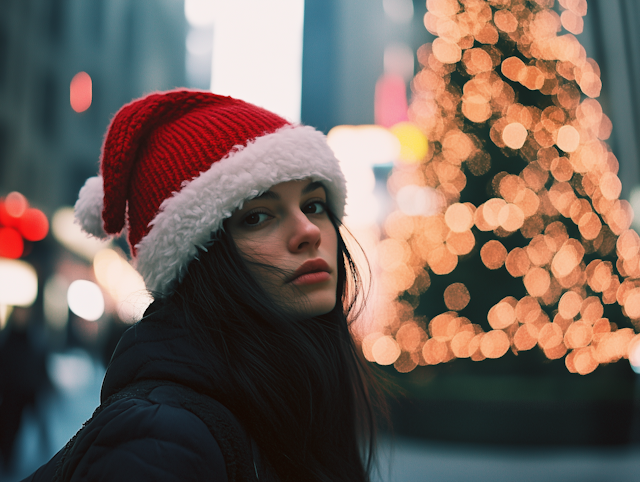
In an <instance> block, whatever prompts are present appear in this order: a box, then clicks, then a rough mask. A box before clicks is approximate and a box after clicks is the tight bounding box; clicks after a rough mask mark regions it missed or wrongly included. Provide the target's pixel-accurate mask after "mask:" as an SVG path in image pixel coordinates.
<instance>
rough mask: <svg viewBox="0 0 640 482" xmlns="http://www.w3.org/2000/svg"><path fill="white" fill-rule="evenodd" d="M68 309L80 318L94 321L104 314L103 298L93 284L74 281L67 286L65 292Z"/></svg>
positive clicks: (96, 286) (84, 281) (85, 281)
mask: <svg viewBox="0 0 640 482" xmlns="http://www.w3.org/2000/svg"><path fill="white" fill-rule="evenodd" d="M67 303H68V304H69V309H70V310H71V311H72V312H73V313H75V314H76V315H77V316H79V317H80V318H84V319H85V320H87V321H96V320H97V319H99V318H100V317H101V316H102V314H103V313H104V297H103V296H102V291H100V288H99V287H98V285H96V284H95V283H92V282H91V281H87V280H76V281H74V282H73V283H71V284H70V285H69V289H68V291H67Z"/></svg>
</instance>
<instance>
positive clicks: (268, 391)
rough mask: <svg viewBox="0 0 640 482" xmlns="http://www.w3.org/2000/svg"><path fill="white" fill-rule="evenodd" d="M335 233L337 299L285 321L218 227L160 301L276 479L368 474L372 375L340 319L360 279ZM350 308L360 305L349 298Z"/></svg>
mask: <svg viewBox="0 0 640 482" xmlns="http://www.w3.org/2000/svg"><path fill="white" fill-rule="evenodd" d="M329 216H330V218H331V221H332V223H333V225H334V227H335V229H336V232H337V233H338V257H339V260H338V271H339V272H338V285H337V299H338V302H337V303H336V306H335V307H334V309H333V310H332V311H331V312H329V313H327V314H325V315H322V316H318V317H314V318H311V319H306V320H297V319H293V317H292V316H291V314H289V313H287V312H286V311H285V310H284V309H283V308H282V307H281V306H279V305H278V304H277V303H276V302H275V301H274V300H273V299H272V298H271V297H270V296H269V295H268V294H267V293H266V292H265V290H264V289H262V288H261V287H260V285H259V284H258V282H257V281H256V280H255V279H254V277H253V276H252V275H251V273H250V271H249V269H248V267H247V264H246V262H245V261H243V259H242V257H241V255H240V253H239V251H238V250H237V248H236V246H235V244H234V242H233V239H232V238H231V236H230V235H228V234H227V233H226V232H225V231H224V229H222V230H219V231H218V232H217V233H215V234H214V239H213V243H212V244H211V246H210V247H208V248H207V250H201V251H200V252H199V255H198V258H197V259H195V260H194V261H193V262H192V263H191V264H190V265H189V267H188V271H187V273H186V276H185V277H184V279H183V280H182V282H181V283H180V284H179V286H177V288H176V289H175V291H174V292H173V293H172V295H171V296H170V298H169V301H171V302H173V303H174V304H175V305H176V306H177V307H178V308H179V309H180V310H181V311H182V312H183V313H184V316H185V324H186V327H187V329H188V331H189V332H190V333H191V335H192V336H193V338H194V340H196V342H198V343H200V345H201V346H202V347H205V350H206V353H208V354H209V355H210V360H211V364H212V369H211V378H212V385H213V386H214V387H216V396H217V398H218V400H219V401H220V402H221V403H223V404H224V405H225V406H227V408H229V409H230V410H231V411H232V412H234V414H235V415H236V416H237V417H238V419H239V420H240V421H241V423H242V424H243V425H244V426H245V428H246V429H247V431H248V432H249V434H250V436H251V437H253V438H254V440H255V441H256V443H257V444H258V446H259V447H260V451H261V453H262V454H263V456H264V457H265V458H266V460H267V461H268V463H269V465H270V466H271V467H272V468H273V470H274V471H275V473H276V474H277V475H278V477H279V478H280V479H281V480H282V481H287V480H296V481H302V480H304V481H327V482H328V481H332V482H335V481H349V482H354V481H368V480H369V473H370V471H371V469H372V464H373V460H374V455H375V454H374V450H375V438H376V429H375V427H376V416H375V415H374V403H375V404H378V402H379V400H381V398H380V399H379V400H378V397H373V398H375V399H376V401H375V402H372V392H373V393H379V391H378V390H377V389H376V388H375V387H376V385H375V382H374V378H373V376H372V374H371V372H370V369H369V367H368V366H367V365H366V364H365V363H364V362H363V361H362V358H361V357H360V356H359V355H358V353H357V350H356V346H355V344H354V341H353V339H352V337H351V333H350V328H349V325H350V323H351V322H352V321H353V319H354V318H355V316H354V315H355V314H356V313H354V311H357V309H356V302H357V300H358V299H359V296H360V295H362V294H363V293H362V279H361V276H360V274H359V271H358V269H357V267H356V265H355V263H354V261H353V258H352V256H351V254H350V253H349V251H348V249H347V247H346V245H345V242H344V239H343V238H342V235H341V233H340V223H339V221H338V220H337V219H336V218H335V216H333V215H332V214H331V213H329ZM358 306H360V305H358Z"/></svg>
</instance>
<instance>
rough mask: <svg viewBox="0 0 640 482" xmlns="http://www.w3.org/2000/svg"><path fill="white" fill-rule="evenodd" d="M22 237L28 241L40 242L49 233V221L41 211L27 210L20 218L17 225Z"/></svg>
mask: <svg viewBox="0 0 640 482" xmlns="http://www.w3.org/2000/svg"><path fill="white" fill-rule="evenodd" d="M18 228H19V229H20V232H21V233H22V236H24V238H25V239H27V240H29V241H40V240H42V239H44V238H45V236H46V235H47V233H48V232H49V221H48V220H47V217H46V216H45V215H44V213H43V212H42V211H40V210H39V209H35V208H29V209H27V210H26V211H25V213H24V214H23V215H22V216H21V217H20V224H19V225H18Z"/></svg>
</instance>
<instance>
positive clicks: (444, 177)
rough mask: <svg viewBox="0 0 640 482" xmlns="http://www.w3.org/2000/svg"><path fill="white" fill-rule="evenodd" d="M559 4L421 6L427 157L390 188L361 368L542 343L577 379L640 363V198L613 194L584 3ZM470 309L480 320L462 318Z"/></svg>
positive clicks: (616, 189)
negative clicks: (429, 38)
mask: <svg viewBox="0 0 640 482" xmlns="http://www.w3.org/2000/svg"><path fill="white" fill-rule="evenodd" d="M553 4H554V2H553V1H547V0H539V1H531V2H521V1H509V0H496V1H489V2H486V1H484V0H468V1H465V2H459V1H456V0H428V1H427V13H426V15H425V16H424V25H425V28H426V29H427V30H428V31H429V32H431V33H432V34H433V35H435V36H436V38H435V40H434V41H433V42H432V43H430V44H426V45H423V46H422V47H420V48H419V49H418V52H417V57H418V61H419V62H420V65H421V66H422V70H421V71H420V72H419V73H418V74H417V75H416V76H415V78H414V79H413V82H412V91H413V100H412V103H411V105H410V107H409V111H408V114H409V115H408V117H409V122H410V123H411V124H409V125H411V128H412V129H413V128H415V129H417V130H419V131H420V132H421V134H422V135H424V136H425V137H426V138H427V139H428V140H429V142H428V149H427V150H426V152H425V154H424V155H423V156H422V157H421V158H420V159H418V160H417V161H416V162H414V163H407V162H404V163H396V165H395V167H394V169H393V171H392V173H391V176H390V177H389V179H388V182H387V187H388V190H389V192H390V193H391V195H392V196H393V197H394V199H395V201H396V206H395V207H396V209H395V210H394V211H392V212H391V213H390V214H389V215H388V217H387V219H386V221H385V222H384V224H383V226H384V233H383V234H384V236H385V237H384V238H383V240H382V241H381V243H380V246H379V249H378V250H377V258H376V260H377V262H378V263H380V265H381V266H382V268H381V270H380V274H381V283H380V285H381V286H382V289H381V291H380V292H379V293H378V294H379V295H380V300H383V301H381V302H380V307H381V308H380V314H379V315H378V316H376V317H375V318H374V322H373V323H372V326H371V327H370V333H376V334H377V335H375V339H374V338H369V335H367V334H365V335H364V338H363V339H364V341H363V351H364V352H365V356H366V357H367V359H368V360H372V361H374V360H375V361H378V360H380V361H382V362H383V363H384V364H388V365H390V364H392V363H393V364H394V367H395V368H396V369H397V370H398V371H401V372H407V371H411V370H413V369H414V368H415V367H416V366H419V365H421V364H427V365H429V364H439V363H446V362H449V361H451V360H454V359H456V358H471V360H473V361H481V360H484V359H487V358H488V359H491V358H499V357H502V356H505V355H506V354H507V353H508V352H509V351H513V352H516V353H517V352H518V351H526V350H536V349H537V350H541V351H542V353H544V355H545V356H546V357H547V358H549V359H551V360H559V359H562V358H564V364H565V365H566V368H567V370H569V371H570V372H572V373H576V374H581V375H586V374H589V373H592V372H593V371H594V370H596V369H597V367H598V366H600V365H603V364H607V363H613V362H615V361H618V360H620V359H622V358H627V357H630V356H634V357H635V358H633V360H634V361H633V362H632V366H640V361H638V360H640V354H635V355H631V353H640V349H637V348H633V350H636V351H633V352H630V351H629V350H631V348H630V345H629V343H631V340H633V339H635V338H634V336H635V334H634V332H635V329H640V281H638V280H640V236H638V235H637V234H636V232H635V231H634V230H632V229H631V226H632V222H633V210H632V208H631V205H632V204H633V205H634V206H635V205H637V206H638V208H640V194H639V193H636V194H635V195H634V196H635V197H633V196H632V203H631V204H630V203H629V202H627V201H626V200H622V199H620V196H621V194H622V182H621V180H620V177H619V176H618V161H617V159H616V158H615V156H614V155H613V153H612V152H611V148H610V147H609V146H608V145H607V144H606V143H605V142H604V141H605V140H606V139H608V138H609V136H610V135H611V129H612V124H611V121H610V119H609V118H608V117H607V116H606V115H605V114H604V113H603V109H602V106H601V104H600V102H599V101H598V100H597V97H598V96H599V94H600V90H601V87H602V83H601V81H600V69H599V67H598V65H597V64H596V62H595V61H594V60H593V59H590V58H588V57H587V55H586V51H585V49H584V48H583V47H582V46H581V45H580V43H579V41H578V39H577V38H576V37H575V36H574V35H575V34H578V33H580V32H581V31H582V30H583V28H584V21H583V17H584V15H586V1H584V0H562V1H560V2H559V6H557V5H556V6H554V5H553ZM556 7H557V11H556ZM487 134H488V135H487ZM636 223H637V224H636V225H634V226H636V227H640V222H638V221H637V220H636ZM487 285H490V286H491V290H490V292H488V291H487V289H486V286H487ZM488 297H490V298H489V299H488ZM474 300H475V301H474ZM478 300H481V301H482V302H483V303H484V304H485V306H486V313H484V314H482V313H475V315H474V316H475V317H476V319H475V320H474V322H473V323H472V322H471V321H469V320H467V319H466V318H464V317H463V316H460V313H459V312H461V311H463V312H464V310H466V309H468V308H467V307H468V306H469V305H470V304H472V303H475V302H477V301H478ZM442 301H444V306H446V309H447V310H450V311H447V312H444V313H440V312H438V310H437V309H436V308H434V306H436V305H437V306H442V305H441V303H442ZM480 306H482V304H480ZM382 307H384V308H382ZM417 313H420V315H419V316H418V315H417ZM425 313H427V315H426V316H424V314H425ZM613 316H615V317H616V322H615V323H612V322H610V321H609V317H613ZM624 323H628V324H629V326H627V327H624V326H623V324H624ZM631 326H633V328H631ZM367 340H369V341H367ZM394 341H395V343H396V344H395V345H394V343H393V342H394ZM373 343H377V345H374V344H373ZM373 346H377V348H376V355H375V356H374V355H373V352H372V347H373ZM634 346H635V345H634ZM380 361H378V362H380ZM633 363H636V365H633ZM638 370H640V369H638Z"/></svg>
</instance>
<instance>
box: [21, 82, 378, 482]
mask: <svg viewBox="0 0 640 482" xmlns="http://www.w3.org/2000/svg"><path fill="white" fill-rule="evenodd" d="M345 197H346V191H345V181H344V177H343V175H342V172H341V170H340V168H339V165H338V161H337V160H336V158H335V157H334V155H333V153H332V151H331V150H330V149H329V147H328V145H327V144H326V140H325V137H324V135H323V134H321V133H320V132H318V131H316V130H314V129H312V128H311V127H307V126H300V125H291V124H289V123H288V122H287V121H285V120H284V119H282V118H280V117H279V116H277V115H275V114H273V113H271V112H268V111H266V110H264V109H261V108H259V107H256V106H254V105H251V104H248V103H245V102H242V101H240V100H236V99H233V98H230V97H221V96H217V95H214V94H211V93H207V92H195V91H188V90H179V91H171V92H165V93H156V94H152V95H149V96H147V97H144V98H142V99H139V100H137V101H134V102H132V103H131V104H128V105H126V106H124V107H123V108H122V109H121V110H120V111H119V112H118V113H117V114H116V116H115V117H114V119H113V121H112V123H111V125H110V127H109V130H108V132H107V136H106V139H105V144H104V147H103V152H102V159H101V165H100V175H99V176H98V177H95V178H91V179H89V180H88V181H87V183H86V184H85V187H84V188H83V189H82V190H81V191H80V196H79V200H78V202H77V204H76V217H77V219H78V222H79V223H80V224H81V225H82V226H83V228H84V229H85V230H86V231H87V232H89V233H91V234H93V235H96V236H101V237H105V236H109V235H116V234H118V233H120V232H121V231H122V230H123V229H126V232H127V235H128V240H129V244H130V247H131V253H132V256H133V258H134V260H135V262H136V267H137V269H138V271H139V272H140V273H141V274H142V276H143V277H144V279H145V282H146V285H147V288H148V289H149V290H150V291H151V293H152V294H153V295H154V298H155V301H154V302H153V303H152V304H151V306H150V307H149V308H148V310H147V312H146V313H145V315H144V317H143V319H142V320H141V321H140V322H139V323H137V324H136V325H134V326H133V327H132V328H131V329H129V330H128V331H127V332H126V333H125V335H124V336H123V337H122V339H121V341H120V343H119V345H118V347H117V349H116V351H115V353H114V355H113V358H112V360H111V363H110V364H109V367H108V369H107V373H106V376H105V380H104V383H103V387H102V393H101V405H100V407H98V409H97V410H96V413H95V414H94V416H93V417H92V418H91V419H90V420H89V421H88V423H87V424H86V425H85V426H84V427H83V429H82V430H80V432H78V434H77V435H76V436H75V437H74V438H73V439H72V440H71V441H70V442H69V443H68V444H67V446H66V447H65V448H64V449H63V450H61V451H60V452H59V453H58V454H57V455H56V456H55V457H54V458H53V459H52V460H51V461H50V462H49V463H48V464H46V465H45V466H43V467H41V468H40V469H39V470H38V471H37V472H36V473H35V474H33V475H32V476H31V478H30V480H34V481H40V480H61V481H62V480H65V481H66V480H69V481H76V480H77V481H80V480H92V481H93V480H105V481H106V480H119V481H121V480H125V481H126V480H135V481H141V480H143V481H144V480H154V481H157V480H167V481H168V480H176V481H178V480H180V481H184V480H213V481H226V480H229V481H234V480H238V481H240V480H260V481H263V480H267V481H305V482H306V481H327V482H328V481H351V482H352V481H366V480H369V475H368V474H369V471H370V469H371V461H372V455H373V454H372V451H373V448H374V435H375V429H374V425H375V424H374V414H373V410H372V404H371V401H370V397H369V393H370V389H371V387H372V385H371V384H370V376H369V375H368V371H367V368H366V366H365V365H364V364H362V363H361V361H360V358H359V357H358V355H357V353H356V349H355V346H354V343H353V340H352V338H351V335H350V332H349V322H350V321H351V320H352V319H353V315H354V313H352V312H351V310H352V308H353V307H354V303H355V300H356V296H357V295H358V294H360V293H359V290H360V287H361V284H360V279H359V278H358V272H357V269H356V267H355V265H354V263H353V261H352V259H351V257H350V255H349V252H348V251H347V248H346V246H345V243H344V241H343V239H342V237H341V234H340V230H339V227H340V219H341V217H342V215H343V211H344V204H345Z"/></svg>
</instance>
